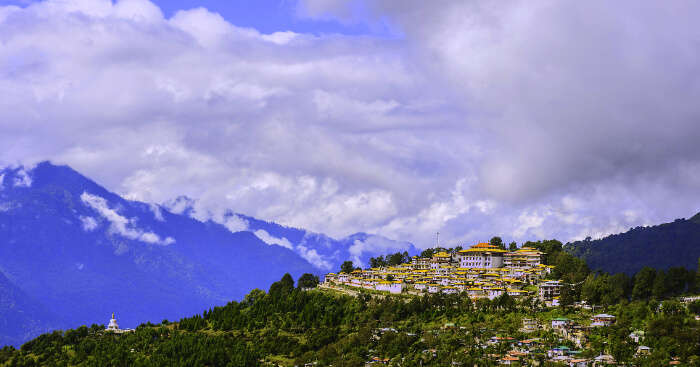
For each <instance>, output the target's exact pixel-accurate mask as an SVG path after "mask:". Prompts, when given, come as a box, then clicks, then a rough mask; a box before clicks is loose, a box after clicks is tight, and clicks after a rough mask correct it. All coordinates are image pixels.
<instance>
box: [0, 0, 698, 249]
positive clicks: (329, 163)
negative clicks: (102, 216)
mask: <svg viewBox="0 0 700 367" xmlns="http://www.w3.org/2000/svg"><path fill="white" fill-rule="evenodd" d="M439 4H440V6H435V2H427V1H422V0H404V1H393V0H373V1H370V0H297V1H283V2H281V1H271V0H263V1H245V2H243V1H240V2H230V1H226V2H224V1H184V0H175V1H155V2H151V1H149V0H119V1H109V0H46V1H42V2H24V1H7V0H5V1H3V0H0V95H2V96H3V98H2V99H0V121H2V124H0V146H2V147H3V148H4V151H3V154H2V155H1V156H0V163H2V164H18V163H23V164H26V165H32V164H33V163H35V162H38V161H41V160H47V159H48V160H52V161H53V162H55V163H58V164H68V165H70V166H72V167H73V168H75V169H77V170H78V171H80V172H82V173H84V174H86V175H87V176H89V177H91V178H93V179H95V180H96V181H98V182H100V183H101V184H104V185H105V186H106V187H108V188H109V189H110V190H113V191H116V192H118V193H120V194H122V195H124V196H126V197H128V198H131V199H135V200H141V201H146V202H153V203H165V202H168V201H170V200H172V199H174V198H176V197H178V196H180V195H186V196H188V197H191V198H193V199H194V201H195V204H194V205H195V207H196V210H195V212H196V214H197V217H198V218H199V219H203V220H204V219H212V220H219V221H221V220H225V219H226V218H227V216H226V215H225V213H227V212H228V211H229V210H233V211H235V212H239V213H244V214H247V215H251V216H254V217H257V218H261V219H265V220H272V221H276V222H279V223H282V224H287V225H291V226H295V227H301V228H306V229H309V230H313V231H317V232H323V233H327V234H330V235H332V236H335V237H344V236H346V235H348V234H351V233H355V232H368V233H376V234H381V235H385V236H387V237H389V238H393V239H397V240H405V241H411V242H414V243H416V244H417V246H419V247H420V246H423V247H424V246H429V245H430V244H432V242H433V238H434V234H435V232H438V231H439V232H440V233H441V239H443V240H444V241H445V243H447V244H462V243H464V242H474V241H485V240H488V239H489V238H490V237H491V236H493V235H500V236H502V237H503V238H504V239H506V240H508V241H510V240H515V241H517V242H524V241H527V240H531V239H541V238H552V237H554V238H559V239H561V240H563V241H568V240H574V239H582V238H585V237H587V236H592V237H600V236H604V235H606V234H610V233H615V232H621V231H625V230H627V229H629V228H630V227H635V226H639V225H649V224H655V223H660V222H664V221H672V220H673V219H675V218H680V217H689V216H692V215H693V214H695V213H696V212H697V211H698V209H700V193H698V190H697V187H700V145H698V144H697V142H698V141H700V124H698V123H697V116H700V105H698V103H697V100H698V99H699V98H700V70H698V69H699V68H700V66H699V65H698V63H697V45H698V44H700V27H698V26H697V25H696V23H697V22H696V19H695V16H694V15H695V14H698V13H700V3H697V2H682V3H677V4H676V5H675V6H673V7H671V6H666V5H665V3H662V2H658V1H651V0H649V1H641V2H640V1H632V0H629V1H627V0H623V1H616V2H609V1H602V0H601V1H597V0H594V1H586V2H577V3H576V4H574V5H572V4H570V3H564V2H546V1H526V0H523V1H509V2H493V1H490V0H474V1H463V0H445V1H441V2H439ZM3 5H20V6H21V8H19V9H18V8H16V7H5V6H3ZM178 10H182V11H178ZM388 25H390V26H388ZM398 30H400V31H398ZM287 31H290V32H287ZM285 32H286V33H285ZM338 34H340V35H342V36H338ZM125 157H128V159H125Z"/></svg>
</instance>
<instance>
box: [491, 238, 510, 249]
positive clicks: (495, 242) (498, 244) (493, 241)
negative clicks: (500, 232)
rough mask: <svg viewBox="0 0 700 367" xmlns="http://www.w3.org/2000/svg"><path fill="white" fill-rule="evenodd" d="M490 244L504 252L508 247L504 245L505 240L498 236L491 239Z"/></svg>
mask: <svg viewBox="0 0 700 367" xmlns="http://www.w3.org/2000/svg"><path fill="white" fill-rule="evenodd" d="M489 244H491V245H493V246H496V247H498V248H500V249H502V250H505V249H506V245H505V243H503V239H501V237H498V236H495V237H493V238H491V240H490V241H489Z"/></svg>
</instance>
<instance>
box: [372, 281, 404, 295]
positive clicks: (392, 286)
mask: <svg viewBox="0 0 700 367" xmlns="http://www.w3.org/2000/svg"><path fill="white" fill-rule="evenodd" d="M374 289H376V290H378V291H385V292H389V293H392V294H399V293H401V291H403V283H400V282H388V281H383V282H378V283H377V284H376V285H375V288H374Z"/></svg>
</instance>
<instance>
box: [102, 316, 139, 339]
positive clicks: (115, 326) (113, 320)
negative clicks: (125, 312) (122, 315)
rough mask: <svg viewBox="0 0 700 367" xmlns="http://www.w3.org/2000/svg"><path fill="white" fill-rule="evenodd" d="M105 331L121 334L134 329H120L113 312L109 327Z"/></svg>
mask: <svg viewBox="0 0 700 367" xmlns="http://www.w3.org/2000/svg"><path fill="white" fill-rule="evenodd" d="M105 331H109V332H111V333H117V334H121V333H126V332H129V331H134V329H120V328H119V324H117V319H116V318H115V317H114V312H112V318H111V319H110V320H109V325H107V328H106V329H105Z"/></svg>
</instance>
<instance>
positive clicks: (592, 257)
mask: <svg viewBox="0 0 700 367" xmlns="http://www.w3.org/2000/svg"><path fill="white" fill-rule="evenodd" d="M565 249H566V250H567V251H569V252H570V253H572V254H573V255H575V256H578V257H580V258H583V259H584V260H585V261H586V263H587V264H588V266H589V267H590V268H591V269H593V270H603V271H606V272H609V273H618V272H623V273H627V274H629V275H633V274H634V273H636V272H637V271H638V270H639V269H641V268H642V267H644V266H649V267H652V268H656V269H668V268H671V267H677V266H683V267H685V268H687V269H696V268H697V266H698V258H700V213H698V214H696V215H695V216H694V217H692V218H690V219H676V220H675V221H673V222H671V223H663V224H659V225H655V226H648V227H636V228H631V229H630V230H629V231H627V232H624V233H619V234H614V235H610V236H607V237H605V238H601V239H597V240H590V239H587V240H584V241H576V242H572V243H569V244H567V245H566V246H565Z"/></svg>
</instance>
